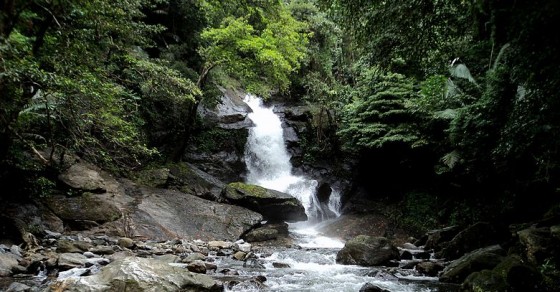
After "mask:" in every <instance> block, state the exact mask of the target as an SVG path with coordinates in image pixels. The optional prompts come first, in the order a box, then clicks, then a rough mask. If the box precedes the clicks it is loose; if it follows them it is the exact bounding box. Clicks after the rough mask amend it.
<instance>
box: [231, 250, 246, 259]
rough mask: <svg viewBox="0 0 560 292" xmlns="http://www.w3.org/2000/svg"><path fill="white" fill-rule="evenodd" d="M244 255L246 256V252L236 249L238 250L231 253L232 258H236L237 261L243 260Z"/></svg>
mask: <svg viewBox="0 0 560 292" xmlns="http://www.w3.org/2000/svg"><path fill="white" fill-rule="evenodd" d="M246 256H247V253H246V252H242V251H238V252H236V253H234V254H233V258H234V259H236V260H238V261H242V260H244V259H245V257H246Z"/></svg>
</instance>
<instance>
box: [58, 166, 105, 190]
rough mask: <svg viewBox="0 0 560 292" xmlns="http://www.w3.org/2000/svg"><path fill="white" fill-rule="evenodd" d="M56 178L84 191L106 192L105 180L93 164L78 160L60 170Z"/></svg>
mask: <svg viewBox="0 0 560 292" xmlns="http://www.w3.org/2000/svg"><path fill="white" fill-rule="evenodd" d="M58 179H59V180H60V181H62V182H63V183H65V184H66V185H68V186H69V187H71V188H74V189H78V190H81V191H84V192H91V193H104V192H106V187H105V181H104V180H103V178H102V177H101V175H100V174H99V172H98V171H97V170H95V169H94V167H93V166H91V165H89V164H87V163H83V162H78V163H76V164H74V165H72V166H70V167H69V168H68V169H67V170H65V171H64V172H62V173H61V174H60V175H59V176H58Z"/></svg>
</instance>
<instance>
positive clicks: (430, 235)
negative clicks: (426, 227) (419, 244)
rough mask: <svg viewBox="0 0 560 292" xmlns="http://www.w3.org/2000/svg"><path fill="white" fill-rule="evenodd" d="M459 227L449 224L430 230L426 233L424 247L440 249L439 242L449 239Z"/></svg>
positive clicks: (457, 231)
mask: <svg viewBox="0 0 560 292" xmlns="http://www.w3.org/2000/svg"><path fill="white" fill-rule="evenodd" d="M459 231H461V229H460V228H459V226H449V227H445V228H442V229H436V230H430V231H428V232H427V233H426V236H427V237H426V242H425V243H424V249H433V250H440V249H441V244H442V243H444V242H447V241H449V240H451V239H452V238H453V237H455V235H457V233H459Z"/></svg>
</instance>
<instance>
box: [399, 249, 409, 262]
mask: <svg viewBox="0 0 560 292" xmlns="http://www.w3.org/2000/svg"><path fill="white" fill-rule="evenodd" d="M399 257H400V259H401V260H411V259H412V253H411V252H410V251H408V250H401V251H400V254H399Z"/></svg>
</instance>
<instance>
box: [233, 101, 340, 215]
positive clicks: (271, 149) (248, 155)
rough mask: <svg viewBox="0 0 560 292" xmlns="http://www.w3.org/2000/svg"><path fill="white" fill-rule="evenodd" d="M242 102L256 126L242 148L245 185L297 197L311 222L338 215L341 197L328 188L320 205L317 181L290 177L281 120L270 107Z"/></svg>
mask: <svg viewBox="0 0 560 292" xmlns="http://www.w3.org/2000/svg"><path fill="white" fill-rule="evenodd" d="M244 101H245V103H247V105H249V107H250V108H251V109H252V110H253V112H252V113H250V114H249V116H248V117H249V119H251V120H252V121H253V123H254V125H255V126H254V127H251V128H250V130H249V137H248V138H247V145H246V146H245V163H246V165H247V170H248V173H247V183H250V184H255V185H259V186H262V187H265V188H268V189H273V190H277V191H280V192H284V193H288V194H290V195H292V196H294V197H296V198H297V199H298V200H299V201H300V202H301V203H302V205H303V206H304V207H305V212H306V214H307V216H308V217H309V221H310V222H313V221H321V220H322V219H326V218H332V217H337V216H339V207H340V195H339V193H338V192H337V191H336V190H332V189H331V190H332V193H331V195H330V197H329V202H328V204H324V205H323V206H321V204H320V202H319V200H318V198H317V196H316V189H317V186H318V182H317V180H314V179H309V178H306V177H303V176H296V175H293V174H292V165H291V163H290V155H289V153H288V150H287V149H286V145H285V142H284V133H283V129H282V121H281V120H280V118H279V117H278V115H276V114H275V113H274V111H273V108H267V107H265V106H263V104H262V100H261V99H260V98H258V97H255V96H252V95H246V96H245V99H244ZM325 205H326V206H325Z"/></svg>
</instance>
